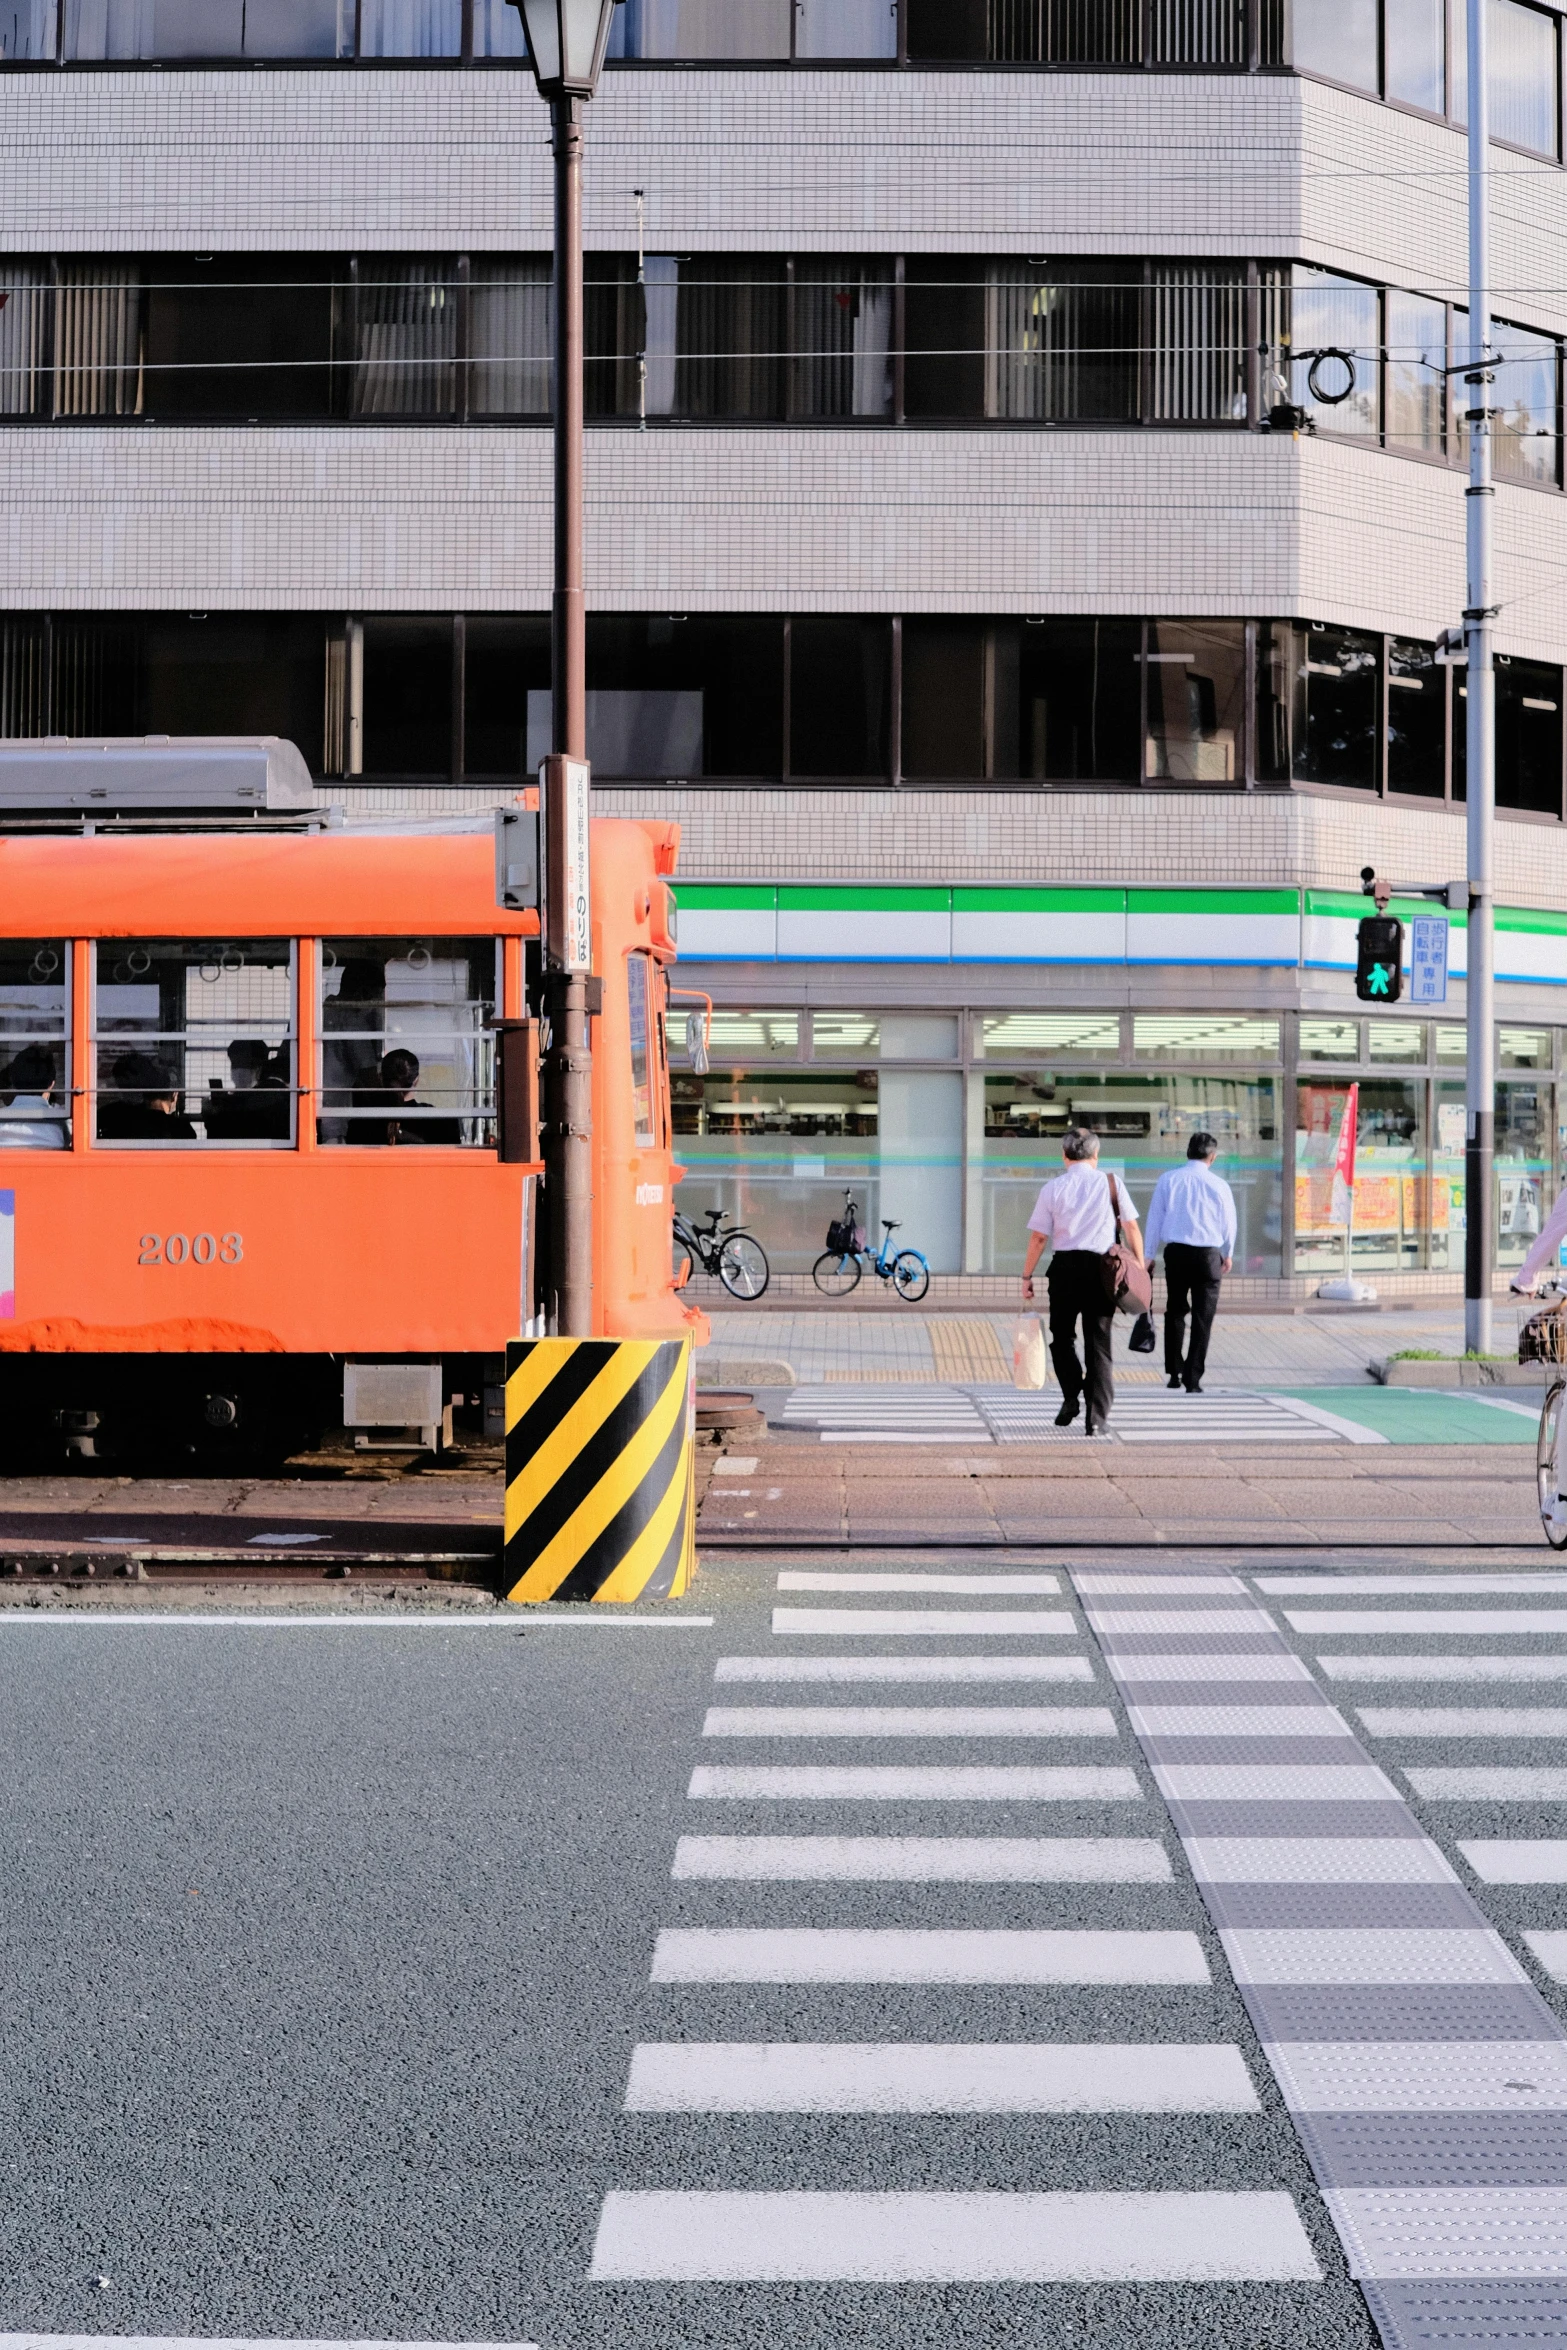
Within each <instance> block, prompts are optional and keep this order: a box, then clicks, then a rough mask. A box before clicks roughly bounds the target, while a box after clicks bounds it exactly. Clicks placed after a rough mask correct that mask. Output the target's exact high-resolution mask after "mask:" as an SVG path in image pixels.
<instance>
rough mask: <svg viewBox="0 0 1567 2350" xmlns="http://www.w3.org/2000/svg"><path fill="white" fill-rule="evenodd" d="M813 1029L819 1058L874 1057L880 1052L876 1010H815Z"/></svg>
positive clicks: (861, 1058)
mask: <svg viewBox="0 0 1567 2350" xmlns="http://www.w3.org/2000/svg"><path fill="white" fill-rule="evenodd" d="M811 1032H812V1035H813V1036H814V1038H815V1043H816V1058H817V1059H818V1060H819V1061H833V1060H859V1061H874V1060H876V1059H877V1058H878V1056H879V1055H880V1052H881V1022H880V1020H879V1019H877V1017H876V1015H875V1014H874V1013H873V1012H813V1013H812V1014H811Z"/></svg>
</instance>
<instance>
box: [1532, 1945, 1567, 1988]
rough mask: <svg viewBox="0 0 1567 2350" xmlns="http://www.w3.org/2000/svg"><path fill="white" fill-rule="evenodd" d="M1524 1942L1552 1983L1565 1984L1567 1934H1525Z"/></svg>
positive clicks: (1566, 1978)
mask: <svg viewBox="0 0 1567 2350" xmlns="http://www.w3.org/2000/svg"><path fill="white" fill-rule="evenodd" d="M1524 1942H1525V1944H1526V1945H1527V1946H1528V1948H1529V1949H1530V1950H1532V1951H1533V1953H1534V1955H1535V1957H1536V1958H1537V1959H1538V1960H1539V1962H1540V1964H1541V1966H1542V1967H1544V1969H1545V1971H1546V1973H1547V1974H1548V1975H1549V1976H1550V1978H1551V1981H1552V1982H1553V1983H1567V1934H1525V1936H1524Z"/></svg>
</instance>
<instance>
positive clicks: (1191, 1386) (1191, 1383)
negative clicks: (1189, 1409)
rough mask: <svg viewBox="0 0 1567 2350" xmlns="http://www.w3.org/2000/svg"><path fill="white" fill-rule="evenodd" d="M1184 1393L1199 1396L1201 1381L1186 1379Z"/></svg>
mask: <svg viewBox="0 0 1567 2350" xmlns="http://www.w3.org/2000/svg"><path fill="white" fill-rule="evenodd" d="M1186 1392H1187V1394H1188V1395H1201V1393H1202V1381H1201V1380H1200V1379H1188V1380H1187V1382H1186Z"/></svg>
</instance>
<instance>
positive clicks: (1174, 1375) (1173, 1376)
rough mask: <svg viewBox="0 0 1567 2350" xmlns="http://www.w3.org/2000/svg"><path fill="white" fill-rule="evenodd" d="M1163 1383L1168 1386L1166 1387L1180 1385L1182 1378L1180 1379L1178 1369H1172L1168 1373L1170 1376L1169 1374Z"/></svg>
mask: <svg viewBox="0 0 1567 2350" xmlns="http://www.w3.org/2000/svg"><path fill="white" fill-rule="evenodd" d="M1165 1384H1166V1386H1168V1387H1179V1386H1181V1384H1182V1380H1181V1374H1180V1372H1179V1371H1172V1372H1171V1373H1170V1376H1169V1378H1168V1379H1167V1380H1166V1382H1165Z"/></svg>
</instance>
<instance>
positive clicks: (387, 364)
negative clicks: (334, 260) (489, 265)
mask: <svg viewBox="0 0 1567 2350" xmlns="http://www.w3.org/2000/svg"><path fill="white" fill-rule="evenodd" d="M457 313H458V296H457V280H456V272H455V270H454V268H453V265H452V264H451V263H450V262H447V261H439V260H436V261H431V260H411V261H393V260H381V259H376V260H374V261H367V262H365V263H364V264H363V265H362V266H361V268H360V269H359V270H358V272H357V273H356V276H355V279H354V284H353V293H352V315H353V352H354V385H353V413H354V415H355V416H450V415H452V414H453V413H454V411H455V409H456V406H457Z"/></svg>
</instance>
